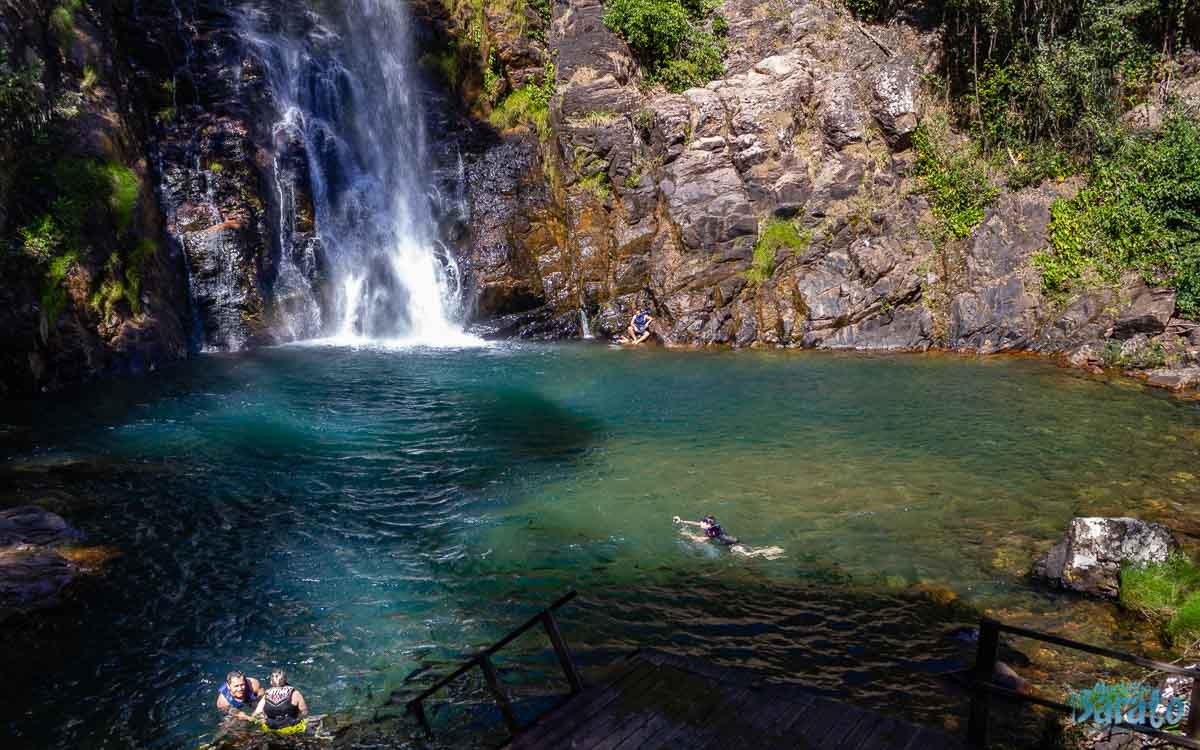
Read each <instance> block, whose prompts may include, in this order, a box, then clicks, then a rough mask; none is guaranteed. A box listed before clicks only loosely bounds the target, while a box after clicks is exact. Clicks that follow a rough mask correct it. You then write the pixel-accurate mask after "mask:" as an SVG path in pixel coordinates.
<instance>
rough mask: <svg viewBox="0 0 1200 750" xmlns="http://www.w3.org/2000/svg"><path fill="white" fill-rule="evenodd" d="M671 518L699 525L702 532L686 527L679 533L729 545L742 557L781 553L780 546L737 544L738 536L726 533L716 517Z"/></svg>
mask: <svg viewBox="0 0 1200 750" xmlns="http://www.w3.org/2000/svg"><path fill="white" fill-rule="evenodd" d="M671 520H672V521H674V522H675V523H677V524H682V525H683V526H684V527H687V526H699V527H700V530H701V531H702V532H704V535H703V536H700V535H698V534H692V533H690V532H689V531H688V530H687V528H684V529H681V533H682V534H683V535H684V536H686V537H687V538H689V539H691V540H692V541H695V542H707V541H712V542H714V543H716V544H723V545H725V546H726V547H729V551H730V552H732V553H734V554H735V555H742V556H744V557H765V558H767V559H768V560H774V559H776V558H778V557H781V556H782V555H783V548H782V547H761V548H759V549H753V548H751V547H747V546H745V545H743V544H739V543H738V538H737V537H735V536H729V535H728V534H726V533H725V529H722V528H721V524H719V523H717V519H716V518H715V517H713V516H705V517H704V518H702V519H700V520H699V521H685V520H684V519H682V518H680V517H679V516H675V517H674V518H672V519H671Z"/></svg>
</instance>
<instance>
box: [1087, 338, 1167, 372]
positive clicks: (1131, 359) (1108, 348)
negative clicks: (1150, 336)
mask: <svg viewBox="0 0 1200 750" xmlns="http://www.w3.org/2000/svg"><path fill="white" fill-rule="evenodd" d="M1100 359H1101V360H1102V361H1103V362H1104V366H1105V367H1127V368H1131V369H1134V370H1152V369H1154V368H1156V367H1165V366H1166V365H1167V364H1168V361H1169V360H1170V357H1168V356H1167V350H1166V349H1164V348H1163V345H1162V343H1161V342H1158V341H1152V342H1150V343H1148V344H1146V345H1144V346H1142V347H1140V348H1138V349H1136V350H1134V351H1132V352H1129V353H1126V352H1124V351H1123V346H1122V344H1121V342H1119V341H1108V342H1105V344H1104V350H1103V351H1101V352H1100Z"/></svg>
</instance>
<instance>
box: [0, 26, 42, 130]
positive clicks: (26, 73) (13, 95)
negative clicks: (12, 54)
mask: <svg viewBox="0 0 1200 750" xmlns="http://www.w3.org/2000/svg"><path fill="white" fill-rule="evenodd" d="M42 72H43V68H42V65H41V64H40V63H38V64H34V65H28V66H25V67H19V66H15V65H13V64H12V63H10V62H9V59H8V50H4V49H0V142H7V143H16V142H18V141H20V140H21V138H23V137H24V136H25V135H27V134H28V133H29V132H30V131H31V130H33V129H34V128H35V127H36V126H37V125H38V124H39V122H40V121H41V119H42V117H41V114H42V113H41V109H42V108H41V96H42V94H41V83H42Z"/></svg>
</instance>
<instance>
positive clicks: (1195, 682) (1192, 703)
mask: <svg viewBox="0 0 1200 750" xmlns="http://www.w3.org/2000/svg"><path fill="white" fill-rule="evenodd" d="M1193 671H1195V672H1196V676H1195V677H1193V678H1192V695H1191V698H1190V699H1189V700H1188V722H1187V729H1186V731H1185V732H1184V733H1185V734H1186V735H1187V736H1188V737H1191V738H1192V739H1194V740H1197V739H1200V702H1198V701H1200V668H1194V670H1193Z"/></svg>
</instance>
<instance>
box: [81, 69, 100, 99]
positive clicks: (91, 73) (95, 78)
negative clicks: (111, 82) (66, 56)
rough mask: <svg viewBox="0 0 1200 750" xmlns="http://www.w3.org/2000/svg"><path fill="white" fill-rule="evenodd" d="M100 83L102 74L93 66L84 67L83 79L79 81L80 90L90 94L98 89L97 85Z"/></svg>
mask: <svg viewBox="0 0 1200 750" xmlns="http://www.w3.org/2000/svg"><path fill="white" fill-rule="evenodd" d="M99 82H100V74H99V73H97V72H96V69H95V68H93V67H92V66H91V65H84V66H83V78H82V79H80V81H79V89H80V91H82V92H83V93H85V94H89V93H91V92H92V90H93V89H95V88H96V84H98V83H99Z"/></svg>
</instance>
